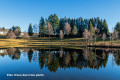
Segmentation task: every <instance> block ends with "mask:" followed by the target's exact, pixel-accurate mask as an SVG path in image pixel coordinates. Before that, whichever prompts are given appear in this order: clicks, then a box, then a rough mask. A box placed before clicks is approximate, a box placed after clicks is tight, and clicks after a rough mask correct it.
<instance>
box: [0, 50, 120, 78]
mask: <svg viewBox="0 0 120 80" xmlns="http://www.w3.org/2000/svg"><path fill="white" fill-rule="evenodd" d="M15 74H17V75H19V76H15ZM23 74H26V75H27V76H23ZM37 74H39V76H36V75H37ZM10 75H12V76H10ZM31 75H33V76H31ZM34 75H35V76H34ZM0 80H120V50H119V49H91V48H83V49H64V48H59V49H39V48H37V49H35V48H8V49H0Z"/></svg>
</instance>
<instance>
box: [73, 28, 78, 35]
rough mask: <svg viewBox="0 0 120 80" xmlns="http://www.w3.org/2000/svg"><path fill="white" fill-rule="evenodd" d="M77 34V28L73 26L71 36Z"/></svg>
mask: <svg viewBox="0 0 120 80" xmlns="http://www.w3.org/2000/svg"><path fill="white" fill-rule="evenodd" d="M77 32H78V30H77V27H76V26H74V28H73V30H72V34H73V35H76V34H77Z"/></svg>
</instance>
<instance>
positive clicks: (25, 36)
mask: <svg viewBox="0 0 120 80" xmlns="http://www.w3.org/2000/svg"><path fill="white" fill-rule="evenodd" d="M22 38H23V39H24V43H25V39H29V38H30V36H29V35H28V33H27V32H24V35H23V36H22Z"/></svg>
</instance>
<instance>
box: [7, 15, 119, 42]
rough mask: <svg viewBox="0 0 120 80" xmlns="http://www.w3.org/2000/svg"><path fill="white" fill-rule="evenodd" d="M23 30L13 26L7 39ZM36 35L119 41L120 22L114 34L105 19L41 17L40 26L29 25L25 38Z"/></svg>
mask: <svg viewBox="0 0 120 80" xmlns="http://www.w3.org/2000/svg"><path fill="white" fill-rule="evenodd" d="M20 33H21V30H20V27H19V26H13V27H12V28H11V29H10V30H9V32H8V34H7V36H6V37H7V38H16V37H18V36H19V35H20ZM34 33H37V34H38V35H39V37H50V36H53V37H60V38H61V40H62V39H63V38H64V37H84V38H85V39H86V41H90V40H93V39H96V38H102V39H103V41H104V40H106V38H108V37H110V38H111V40H117V39H118V38H119V35H120V22H118V23H117V24H116V26H115V28H114V30H113V32H112V33H110V32H109V29H108V25H107V22H106V20H105V19H100V18H99V17H97V18H90V19H83V18H82V17H79V18H66V17H64V18H58V16H57V15H56V14H51V15H50V16H48V18H47V19H44V18H43V17H41V19H40V22H39V24H38V25H37V24H35V25H32V24H31V23H30V24H29V27H28V34H26V35H25V36H23V38H29V36H32V35H33V34H34Z"/></svg>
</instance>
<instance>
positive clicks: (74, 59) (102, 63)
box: [0, 48, 120, 72]
mask: <svg viewBox="0 0 120 80" xmlns="http://www.w3.org/2000/svg"><path fill="white" fill-rule="evenodd" d="M119 52H120V50H119V49H117V50H116V49H91V48H84V49H63V48H61V49H32V48H25V49H24V48H23V49H22V48H8V49H0V56H3V57H4V56H5V55H9V57H10V58H11V59H12V60H19V59H20V57H21V54H23V55H27V57H28V60H29V62H30V63H31V62H39V66H40V69H41V70H42V69H43V68H44V67H45V68H48V70H49V71H51V72H56V71H57V70H58V68H59V67H60V68H63V69H66V68H78V69H83V68H91V69H97V70H99V68H102V67H104V68H105V67H106V64H107V62H108V57H109V54H113V56H114V61H115V62H116V64H117V65H120V54H119Z"/></svg>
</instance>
